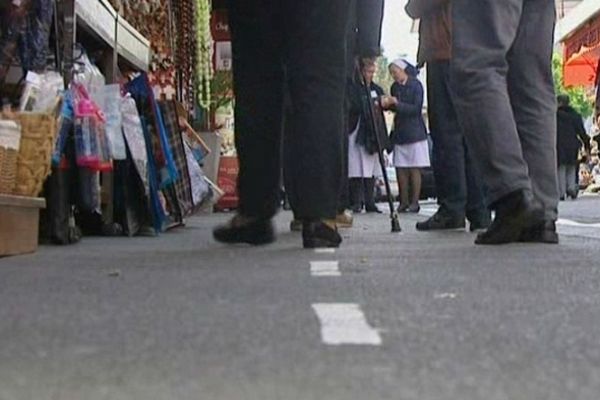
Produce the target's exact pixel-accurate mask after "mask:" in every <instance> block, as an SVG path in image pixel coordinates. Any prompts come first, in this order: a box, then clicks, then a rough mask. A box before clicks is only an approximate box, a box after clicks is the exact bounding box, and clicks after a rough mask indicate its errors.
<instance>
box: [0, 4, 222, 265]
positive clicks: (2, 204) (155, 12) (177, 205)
mask: <svg viewBox="0 0 600 400" xmlns="http://www.w3.org/2000/svg"><path fill="white" fill-rule="evenodd" d="M109 2H110V3H114V4H115V6H117V8H118V9H119V13H120V14H121V17H120V18H116V19H112V18H109V17H107V16H114V15H115V10H114V9H113V8H112V7H111V6H110V5H109V3H108V2H107V1H105V0H102V1H100V0H87V1H79V0H78V1H76V2H75V4H76V6H77V7H75V9H73V7H72V5H73V2H62V1H58V0H15V1H10V4H9V3H7V4H4V3H3V4H1V5H0V22H1V24H2V25H1V26H0V85H1V86H0V89H2V96H3V97H5V98H6V99H7V100H8V103H9V104H5V105H6V109H5V110H3V111H2V113H0V216H3V215H6V212H7V209H6V207H13V208H14V207H21V208H20V209H19V210H21V211H22V214H20V215H23V220H26V221H27V222H26V225H27V229H24V230H23V232H22V234H23V235H27V238H26V239H23V240H17V242H19V241H21V242H23V243H27V246H26V248H25V247H19V248H17V247H14V246H13V244H12V243H13V242H15V241H14V240H13V241H12V242H10V243H9V242H7V243H8V245H9V246H8V248H7V247H6V246H3V244H4V243H3V244H2V245H0V256H3V255H8V254H19V253H22V252H29V251H34V250H35V247H36V246H37V237H38V230H37V222H38V219H37V217H38V216H39V215H40V211H39V210H38V209H39V208H42V207H43V204H44V202H45V203H46V206H47V208H46V210H44V211H43V212H42V214H41V215H42V218H41V220H40V221H41V225H40V232H41V233H42V237H43V238H45V239H47V242H51V243H55V244H71V243H76V242H78V241H79V240H80V238H82V235H84V236H87V235H105V236H123V235H127V236H133V235H146V234H151V235H158V234H159V233H162V232H165V231H166V230H168V229H170V228H173V227H176V226H181V225H183V224H184V222H185V221H184V219H185V218H186V217H188V216H190V215H191V214H193V213H194V212H195V211H197V210H199V209H200V208H201V207H202V208H205V206H210V207H209V208H208V209H210V208H212V202H213V201H215V199H217V198H218V197H219V193H220V190H219V188H217V187H214V184H212V182H210V181H208V180H207V179H206V175H205V173H204V171H203V164H202V163H204V162H206V157H207V155H208V154H209V153H210V151H209V150H208V146H207V145H206V144H205V143H204V141H203V140H202V139H200V136H199V134H198V133H197V132H196V131H194V129H193V128H192V122H191V120H190V116H191V115H192V114H193V111H195V110H197V109H198V107H197V106H198V105H199V106H200V107H201V108H204V109H207V110H208V109H210V107H211V105H212V103H211V102H212V93H211V82H212V80H213V60H212V59H213V55H212V52H213V51H212V50H213V41H212V37H211V29H210V18H211V8H212V6H211V1H210V0H177V1H173V0H140V1H131V0H114V1H113V0H109ZM92 5H93V6H92ZM56 8H58V12H56V16H55V17H56V18H54V17H53V14H54V11H55V9H56ZM105 17H106V18H105ZM55 21H56V26H54V28H55V29H52V28H53V26H52V24H53V23H54V22H55ZM75 26H76V27H77V29H76V31H75V30H74V27H75ZM132 26H133V27H137V28H138V30H139V32H138V31H135V29H134V28H132ZM122 28H125V29H124V30H123V29H122ZM51 30H52V32H55V33H56V34H55V35H54V36H53V37H54V39H56V40H55V42H54V43H53V47H54V49H53V50H54V54H55V58H56V62H57V63H58V64H57V65H64V71H61V73H58V72H54V71H52V70H51V68H53V67H51V66H50V67H49V66H48V65H47V63H48V62H49V61H52V59H50V60H48V58H49V57H48V55H49V54H50V53H49V50H50V46H49V44H50V43H49V39H50V32H51ZM165 33H168V34H165ZM80 41H81V43H80ZM150 48H152V50H153V51H152V52H151V51H150ZM151 53H152V60H151V61H150V57H151V56H150V54H151ZM60 60H63V61H64V62H62V63H61V62H60ZM96 61H101V62H100V63H97V62H96ZM17 62H18V63H19V64H20V65H19V66H20V67H21V69H22V70H23V72H24V77H23V79H21V81H20V82H17V80H18V79H19V76H18V72H19V70H18V69H14V68H13V69H14V70H15V71H17V73H16V74H15V73H13V72H14V71H11V73H10V74H6V71H8V69H9V67H10V66H14V65H15V63H17ZM51 64H52V65H54V64H56V63H54V62H52V63H51ZM3 67H4V68H3ZM55 67H56V66H55ZM5 78H6V79H8V80H10V86H8V85H6V86H5V85H4V79H5ZM13 79H14V80H15V81H14V82H13V81H12V80H13ZM107 83H108V84H107ZM65 88H66V89H65ZM175 97H177V99H178V100H180V101H176V100H175ZM215 154H216V153H215ZM15 194H16V195H19V196H24V197H25V198H27V197H28V198H29V199H28V201H24V200H15V196H14V195H15ZM36 196H43V198H40V199H33V197H36ZM19 198H20V199H23V197H19ZM19 198H17V199H19ZM19 204H20V205H19ZM8 211H9V212H12V211H11V210H8ZM34 217H35V218H34ZM4 221H8V220H5V219H3V222H4ZM14 224H16V222H10V223H9V225H10V226H4V227H2V226H0V238H4V237H5V236H6V237H10V235H9V233H8V232H9V231H11V230H15V226H13V225H14ZM0 225H6V224H0ZM4 228H6V229H4ZM19 228H21V227H19ZM16 231H17V232H18V231H19V230H18V229H17V230H16ZM19 234H20V233H19ZM7 235H9V236H7Z"/></svg>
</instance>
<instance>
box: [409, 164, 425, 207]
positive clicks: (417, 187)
mask: <svg viewBox="0 0 600 400" xmlns="http://www.w3.org/2000/svg"><path fill="white" fill-rule="evenodd" d="M421 184H422V176H421V170H420V169H419V168H411V169H410V188H411V190H412V193H411V199H410V203H411V204H413V205H414V204H419V200H420V199H421Z"/></svg>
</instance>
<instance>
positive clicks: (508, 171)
mask: <svg viewBox="0 0 600 400" xmlns="http://www.w3.org/2000/svg"><path fill="white" fill-rule="evenodd" d="M523 2H527V0H503V1H497V0H479V1H471V0H456V1H454V2H453V3H452V12H453V29H454V31H453V60H452V67H451V78H452V88H453V90H454V92H455V94H456V98H455V106H456V110H457V115H458V117H459V120H460V122H461V126H462V127H463V128H464V130H465V135H466V137H467V142H468V144H469V149H470V150H471V152H472V156H473V159H474V160H475V161H476V163H477V165H478V170H479V171H480V173H481V177H482V181H483V182H485V185H486V186H487V187H488V189H489V190H488V193H487V194H488V196H487V199H486V200H487V201H488V203H490V204H493V203H494V202H496V201H498V200H499V199H501V198H502V197H504V196H505V195H507V194H509V193H511V192H514V191H517V190H525V191H528V192H531V181H530V178H529V173H528V168H527V163H526V162H525V160H524V155H523V148H522V145H521V139H520V137H519V131H518V129H517V122H516V121H515V115H514V113H513V108H512V105H511V98H510V97H509V93H508V82H507V75H508V69H509V63H508V59H507V57H508V53H509V51H510V49H511V48H512V47H513V43H514V42H515V40H516V38H517V34H518V32H519V28H520V25H521V16H522V10H523ZM544 2H547V3H548V4H552V5H553V4H554V3H553V2H551V1H550V0H544ZM544 45H545V44H542V46H544ZM538 46H539V44H537V43H530V44H529V47H531V48H532V50H534V49H535V48H536V47H538ZM532 61H533V62H535V61H534V60H532ZM543 118H545V117H543ZM544 147H545V146H544ZM544 151H546V150H545V149H544ZM544 165H545V163H544Z"/></svg>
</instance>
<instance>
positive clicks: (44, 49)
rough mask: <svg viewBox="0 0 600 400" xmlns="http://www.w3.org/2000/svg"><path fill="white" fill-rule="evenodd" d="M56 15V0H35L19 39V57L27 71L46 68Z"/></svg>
mask: <svg viewBox="0 0 600 400" xmlns="http://www.w3.org/2000/svg"><path fill="white" fill-rule="evenodd" d="M53 16H54V0H33V1H32V4H31V10H30V11H29V15H28V16H27V22H26V24H27V26H26V28H25V31H24V32H23V34H22V35H21V38H20V40H19V57H20V59H21V65H22V67H23V69H24V70H26V71H41V70H44V69H45V68H46V65H47V59H48V47H49V41H50V27H51V26H52V18H53Z"/></svg>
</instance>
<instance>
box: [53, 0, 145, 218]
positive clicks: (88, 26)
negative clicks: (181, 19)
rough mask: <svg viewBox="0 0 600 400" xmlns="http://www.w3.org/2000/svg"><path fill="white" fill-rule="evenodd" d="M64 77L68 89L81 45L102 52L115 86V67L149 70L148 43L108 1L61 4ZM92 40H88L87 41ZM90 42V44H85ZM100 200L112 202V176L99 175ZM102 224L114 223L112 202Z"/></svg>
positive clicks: (79, 0) (64, 0) (77, 0)
mask: <svg viewBox="0 0 600 400" xmlns="http://www.w3.org/2000/svg"><path fill="white" fill-rule="evenodd" d="M60 5H61V7H60V10H61V17H62V25H63V26H62V28H63V29H62V32H63V41H62V42H63V54H62V56H63V76H64V78H65V84H66V85H68V84H69V82H70V78H71V71H72V68H73V64H74V61H75V57H76V54H75V47H76V46H75V44H76V43H84V44H85V45H90V46H92V47H93V48H95V49H98V48H100V49H103V50H104V56H103V57H102V59H101V60H100V63H101V65H102V66H103V67H104V68H103V69H104V72H105V77H106V81H107V83H115V82H116V79H117V75H118V74H117V71H118V65H119V64H122V63H125V64H126V65H128V66H129V67H132V68H133V69H135V70H138V71H145V72H147V71H148V69H149V66H150V59H151V54H152V51H151V47H150V41H149V40H148V39H146V38H145V37H144V36H142V34H140V33H139V32H138V31H136V30H135V29H134V28H133V27H132V26H131V25H130V24H129V23H128V22H127V21H126V20H125V19H123V18H122V17H121V16H120V15H119V13H118V12H117V11H116V10H115V9H114V8H113V7H112V6H111V5H110V3H108V1H107V0H62V1H61V2H60ZM90 38H91V39H90ZM90 41H92V42H93V43H88V42H90ZM102 181H103V185H102V192H103V198H105V199H112V182H113V176H112V173H103V174H102ZM102 215H103V219H104V222H105V223H112V222H113V205H112V201H110V200H109V201H107V202H106V203H105V207H104V209H103V213H102Z"/></svg>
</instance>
